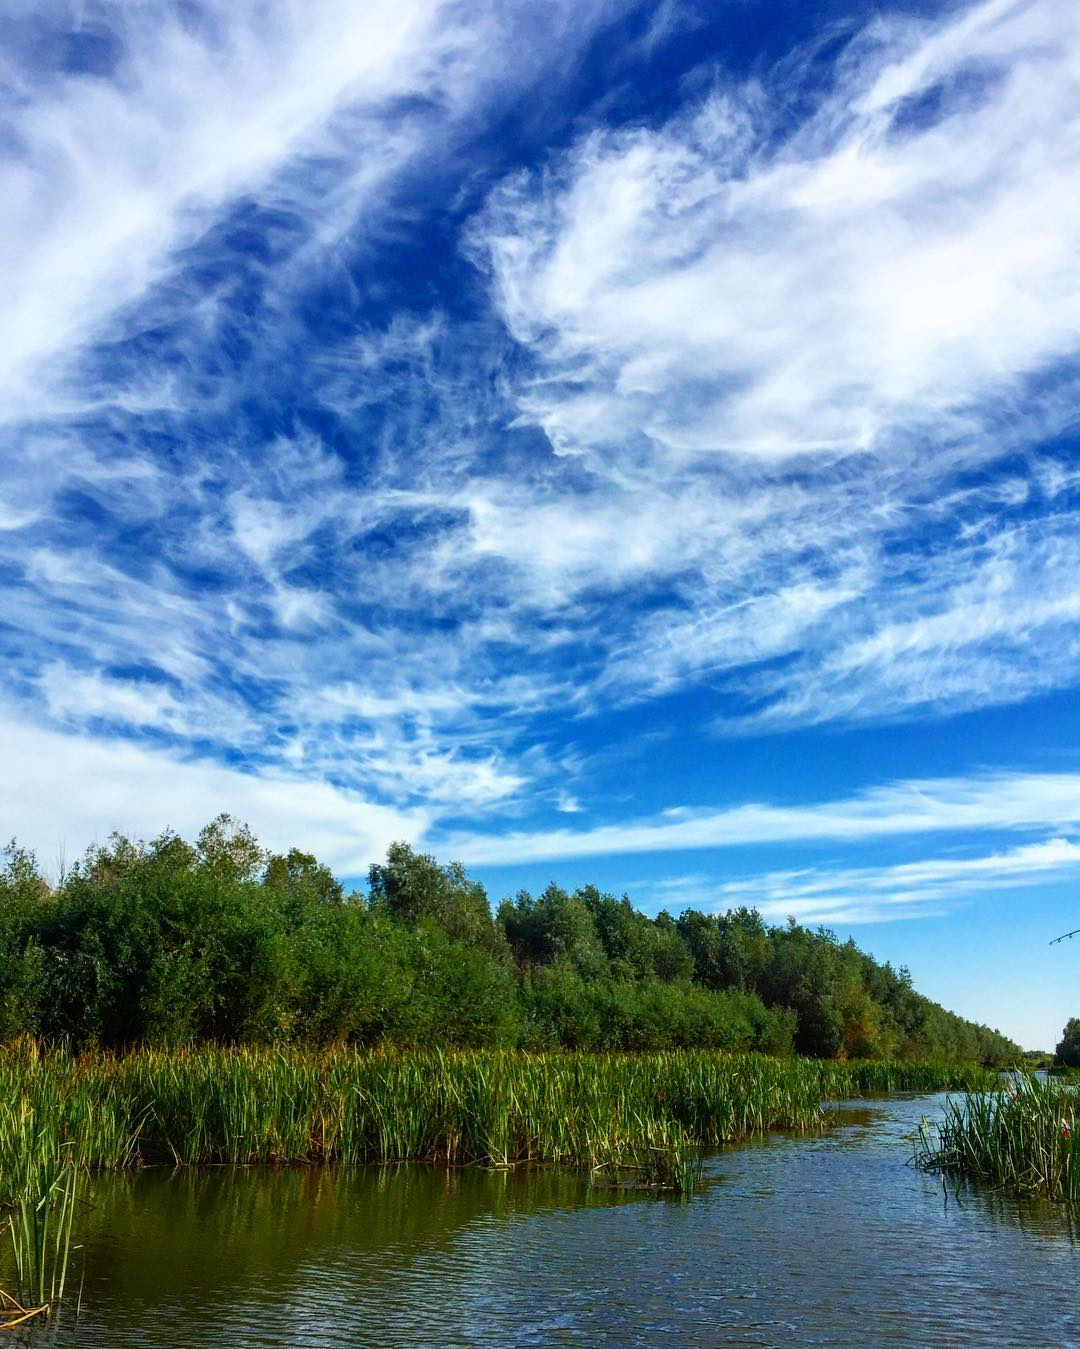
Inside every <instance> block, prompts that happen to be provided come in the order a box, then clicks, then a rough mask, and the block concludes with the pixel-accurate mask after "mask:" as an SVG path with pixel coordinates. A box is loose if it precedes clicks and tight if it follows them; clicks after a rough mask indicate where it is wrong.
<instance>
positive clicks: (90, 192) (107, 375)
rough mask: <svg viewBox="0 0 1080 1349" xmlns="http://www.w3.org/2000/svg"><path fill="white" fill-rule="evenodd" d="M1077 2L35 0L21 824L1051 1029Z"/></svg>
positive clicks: (8, 271) (12, 350)
mask: <svg viewBox="0 0 1080 1349" xmlns="http://www.w3.org/2000/svg"><path fill="white" fill-rule="evenodd" d="M1078 182H1080V8H1078V7H1077V6H1070V5H1062V4H1061V3H1060V2H1059V0H983V2H982V3H975V4H946V3H936V2H921V0H898V2H897V3H866V0H863V3H858V4H854V3H842V2H841V0H823V2H822V3H816V4H815V3H812V2H807V0H725V2H724V3H719V2H714V3H711V4H710V3H698V0H660V2H659V3H656V2H655V0H653V2H652V3H648V4H641V3H636V0H573V3H571V0H543V2H542V3H541V0H467V3H454V2H451V0H393V2H391V0H365V3H363V4H348V3H346V4H342V3H340V0H334V3H330V0H304V3H300V0H293V2H292V3H290V2H289V0H229V2H228V3H225V2H224V0H206V2H204V0H134V2H133V3H132V2H126V3H110V2H108V0H106V2H105V3H101V2H95V0H83V2H82V3H58V2H54V0H32V3H30V2H29V0H9V2H8V4H7V5H5V7H4V9H3V13H2V15H0V200H2V201H3V203H4V208H3V211H2V212H0V256H2V257H3V259H4V262H5V269H4V270H5V277H4V288H3V295H4V304H3V306H2V307H0V464H2V473H0V587H2V589H0V744H2V745H3V746H4V755H3V757H4V760H5V771H4V772H3V774H2V775H0V777H2V781H0V833H2V834H3V835H4V836H5V837H10V836H15V837H17V838H18V840H19V842H20V843H22V844H23V845H26V846H29V847H32V848H33V849H34V850H36V852H37V854H38V857H39V859H40V861H41V862H42V864H43V865H44V866H45V867H46V868H47V869H50V870H52V871H53V872H54V873H55V872H56V870H57V869H58V868H60V867H62V866H63V865H66V864H70V862H71V861H72V860H73V859H74V858H75V857H77V856H78V855H80V854H81V852H82V851H83V849H84V848H85V847H86V846H88V845H89V844H91V843H94V842H98V843H100V842H104V841H105V839H106V838H107V836H108V835H109V833H110V832H111V831H112V830H114V829H117V830H121V831H123V832H125V833H128V834H131V835H135V836H142V837H147V838H149V837H154V836H156V835H157V834H159V833H161V832H162V831H163V830H164V829H165V828H167V827H168V828H172V829H175V830H178V831H179V832H181V833H186V834H188V835H189V836H190V835H191V834H193V833H194V832H196V831H197V830H198V828H199V827H200V826H201V825H202V824H204V823H205V822H207V821H208V820H209V819H211V818H212V817H213V816H215V815H217V814H218V813H219V812H220V811H229V812H231V813H232V814H234V815H235V816H238V817H239V818H241V819H244V820H246V821H248V822H249V823H250V824H251V826H252V827H253V828H254V829H255V831H256V832H257V833H258V835H259V837H260V838H261V839H262V841H263V842H264V843H265V844H267V845H268V846H270V847H274V848H286V847H289V846H292V845H296V846H299V847H302V848H305V849H307V850H310V851H313V852H315V853H316V854H317V855H318V856H319V857H320V859H321V860H324V861H326V862H327V863H328V864H330V865H331V866H332V867H333V868H334V869H335V870H336V871H337V873H338V874H340V875H342V876H344V877H346V878H348V879H351V880H354V881H355V882H356V883H357V884H360V883H362V880H363V877H364V876H365V874H366V871H367V867H368V866H369V864H370V863H371V862H373V861H376V860H378V859H379V858H380V857H381V856H382V855H383V853H384V851H385V849H386V847H387V845H388V843H390V842H391V841H392V840H395V839H406V840H408V841H410V842H411V843H413V844H414V845H415V846H417V847H418V848H421V849H422V850H424V851H426V852H430V853H432V854H433V855H435V856H436V857H438V858H440V859H441V860H450V859H451V858H457V859H460V860H461V861H463V862H464V863H465V864H466V866H467V867H468V868H469V869H470V871H471V872H472V873H473V874H475V875H476V876H477V877H479V878H480V879H481V880H483V881H484V882H485V884H486V885H487V887H488V890H489V893H490V894H491V896H492V898H493V899H496V900H497V899H498V898H500V897H501V896H503V895H506V894H512V893H514V892H516V891H517V890H518V889H521V888H527V889H530V890H533V891H536V890H538V889H541V888H543V886H544V885H546V884H547V883H548V882H549V881H551V880H555V881H557V882H559V883H560V884H563V885H567V886H576V885H579V884H586V883H595V884H598V885H600V886H602V887H603V888H605V889H608V890H611V891H613V892H616V893H620V894H621V893H623V892H626V893H629V894H630V896H631V898H632V899H633V900H634V901H635V902H636V903H637V904H639V905H640V906H641V907H642V908H643V909H644V910H645V911H646V912H648V913H656V912H658V911H659V910H660V909H662V908H666V909H667V910H669V911H670V912H673V913H676V912H678V911H679V910H681V909H682V908H683V907H685V906H686V905H688V904H692V905H694V906H696V907H699V908H703V909H706V910H710V911H722V910H724V909H726V908H728V907H731V906H734V905H739V904H752V905H755V906H756V907H757V908H758V909H759V910H760V911H761V913H762V914H763V915H765V916H766V917H767V918H768V919H769V921H772V922H783V921H785V920H786V919H787V917H788V916H794V917H795V918H797V919H798V920H799V921H800V922H804V923H807V924H810V925H813V926H817V925H818V924H823V925H825V926H827V927H829V928H831V929H832V930H834V931H835V932H836V933H837V934H838V936H840V937H841V938H843V939H846V938H847V937H849V936H853V937H854V938H855V940H856V941H857V942H858V943H859V944H860V945H861V946H862V947H863V948H864V949H867V950H869V951H871V952H872V953H873V954H874V955H876V956H877V957H878V958H879V959H882V960H890V961H892V962H893V963H894V964H896V965H901V964H904V965H907V966H909V968H910V969H911V972H912V975H913V979H914V982H915V986H916V987H917V988H919V989H920V990H921V991H923V992H925V993H927V994H928V995H929V996H931V997H933V998H935V999H936V1000H938V1001H940V1002H942V1003H944V1004H945V1005H946V1006H948V1007H950V1008H952V1009H954V1010H956V1011H958V1012H960V1013H961V1014H963V1015H966V1016H969V1017H972V1018H974V1019H977V1020H980V1021H984V1022H987V1023H989V1024H990V1025H993V1026H996V1027H999V1028H1000V1029H1001V1030H1003V1031H1004V1032H1005V1033H1007V1034H1009V1035H1011V1036H1012V1037H1014V1038H1015V1039H1018V1040H1019V1041H1020V1042H1021V1043H1023V1044H1024V1045H1025V1046H1027V1047H1031V1048H1046V1047H1052V1046H1053V1044H1054V1043H1055V1041H1056V1040H1057V1039H1058V1038H1059V1036H1060V1032H1061V1028H1062V1027H1063V1025H1064V1022H1065V1020H1066V1019H1067V1018H1068V1017H1070V1016H1074V1015H1080V939H1078V940H1077V941H1076V942H1068V941H1067V942H1063V943H1060V944H1058V945H1055V946H1051V945H1050V944H1049V943H1050V941H1051V939H1052V938H1054V937H1056V936H1057V935H1059V934H1060V933H1062V932H1065V931H1066V930H1068V929H1070V928H1073V927H1078V926H1080V700H1078V697H1077V685H1078V684H1080V532H1078V529H1077V524H1078V521H1080V427H1078V421H1080V400H1078V393H1080V361H1078V357H1080V192H1078V191H1077V183H1078Z"/></svg>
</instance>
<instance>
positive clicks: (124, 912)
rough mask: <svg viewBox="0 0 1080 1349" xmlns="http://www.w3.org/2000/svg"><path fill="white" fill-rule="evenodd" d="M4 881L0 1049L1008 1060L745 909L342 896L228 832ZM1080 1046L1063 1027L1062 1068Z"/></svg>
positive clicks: (839, 956)
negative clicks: (339, 1047) (34, 1044)
mask: <svg viewBox="0 0 1080 1349" xmlns="http://www.w3.org/2000/svg"><path fill="white" fill-rule="evenodd" d="M5 855H6V863H5V865H4V867H3V869H2V870H0V1036H3V1037H10V1036H12V1035H16V1034H19V1033H28V1034H32V1035H38V1036H45V1037H50V1038H58V1039H59V1038H63V1039H66V1040H68V1041H70V1042H72V1043H74V1044H77V1045H100V1046H123V1045H128V1044H133V1043H162V1044H182V1043H195V1042H199V1041H206V1040H215V1041H231V1042H250V1043H306V1044H330V1043H355V1044H364V1045H370V1044H376V1043H380V1042H387V1043H393V1044H402V1045H408V1044H444V1045H447V1046H480V1045H521V1046H524V1047H536V1048H540V1047H559V1046H564V1047H568V1048H589V1049H605V1048H606V1049H647V1048H648V1049H655V1048H666V1047H686V1048H690V1047H700V1048H716V1049H729V1050H746V1049H757V1050H761V1051H764V1052H767V1053H788V1052H791V1051H792V1050H794V1051H797V1052H799V1053H802V1054H810V1055H815V1056H820V1057H895V1056H915V1055H933V1056H949V1057H955V1058H964V1059H971V1060H978V1061H980V1062H983V1063H995V1064H996V1063H1005V1062H1014V1061H1016V1060H1017V1059H1018V1058H1019V1054H1020V1051H1019V1049H1018V1047H1017V1046H1016V1045H1014V1044H1012V1043H1011V1042H1010V1041H1008V1040H1007V1039H1006V1038H1005V1037H1004V1036H1002V1035H1000V1034H999V1033H998V1032H997V1031H993V1030H990V1029H989V1028H987V1027H985V1026H978V1025H975V1024H973V1023H971V1022H968V1021H965V1020H963V1019H962V1018H960V1017H958V1016H954V1015H953V1014H952V1013H950V1012H947V1011H946V1010H945V1009H944V1008H942V1007H939V1006H938V1005H937V1004H935V1003H933V1002H930V1001H929V1000H928V999H926V998H924V997H922V996H920V995H919V994H918V993H916V992H915V990H914V989H913V988H912V984H911V978H910V976H909V974H908V973H907V971H906V970H904V969H900V970H894V969H893V968H892V966H890V965H888V964H881V963H879V962H877V961H875V960H874V959H873V958H872V957H871V956H869V955H867V954H866V953H865V952H863V951H861V950H860V949H859V948H858V947H857V946H856V945H855V944H854V943H853V942H850V941H848V942H841V941H839V940H838V939H837V938H836V937H835V936H834V935H833V934H832V933H831V932H828V931H827V930H825V929H821V928H819V929H816V930H810V929H808V928H805V927H802V926H800V925H799V924H797V923H795V922H794V921H791V922H789V923H788V924H786V925H781V926H777V927H771V926H769V925H767V924H766V923H765V922H763V920H762V918H761V917H760V915H759V914H758V913H756V912H755V911H753V910H751V909H745V908H740V909H734V910H731V911H730V912H727V913H722V914H711V913H705V912H701V911H698V910H695V909H687V910H686V911H685V912H683V913H681V914H680V915H678V917H672V916H671V915H669V914H667V913H660V914H658V915H657V916H656V917H649V916H647V915H646V914H644V913H643V912H642V911H641V910H639V909H637V908H636V907H635V906H634V905H633V904H632V903H631V901H630V899H629V898H628V897H627V896H625V895H623V896H615V895H610V894H605V893H603V892H601V891H600V890H598V889H597V888H596V887H595V886H593V885H585V886H582V887H580V888H579V889H576V890H574V891H572V892H570V891H567V890H565V889H562V888H561V887H559V886H557V885H549V886H548V887H547V889H546V890H544V891H543V892H542V893H541V894H540V895H538V896H535V897H534V896H533V895H531V894H529V893H527V892H525V891H522V892H520V893H519V894H518V895H516V896H515V897H514V898H512V899H505V900H503V901H502V903H501V904H499V906H498V908H497V909H496V911H495V912H493V911H492V907H491V905H490V903H489V901H488V896H487V893H486V891H485V889H484V887H483V886H482V885H481V884H480V883H479V882H478V881H476V880H474V879H472V878H471V877H470V876H469V875H468V874H467V873H466V871H465V869H464V868H463V867H462V866H461V865H460V864H459V863H456V862H452V863H450V864H449V865H443V864H441V863H439V862H438V861H436V860H435V859H434V858H433V857H429V856H427V855H425V854H423V853H419V852H417V851H415V850H414V849H412V848H411V847H409V845H407V844H405V843H395V844H393V845H392V846H391V847H390V849H389V851H388V853H387V857H386V860H385V862H383V863H379V864H377V865H375V866H372V868H371V870H370V875H369V878H368V879H369V883H368V889H367V892H366V893H353V894H350V895H346V894H345V893H344V890H343V887H342V885H341V884H340V882H339V881H338V880H337V879H335V877H334V876H333V875H332V874H331V872H330V871H329V869H328V868H327V867H325V866H323V865H321V864H320V863H319V862H318V861H317V859H316V858H315V857H313V856H312V855H311V854H309V853H305V852H302V851H300V850H298V849H295V848H294V849H291V850H290V851H289V852H288V853H284V854H270V853H267V852H265V851H264V850H263V849H262V848H260V846H259V844H258V842H257V841H256V839H255V838H254V836H253V835H252V834H251V831H250V830H249V829H247V827H246V826H244V825H243V824H240V823H239V822H237V821H235V820H233V819H231V818H230V817H229V816H219V817H218V818H217V819H216V820H214V821H212V822H211V823H210V824H209V825H207V826H206V828H205V829H203V830H202V832H201V833H200V834H199V836H198V838H197V839H196V840H195V842H194V843H188V842H186V841H185V840H184V839H182V838H180V837H179V836H178V835H176V834H174V833H172V832H165V833H163V834H162V835H161V836H160V837H158V838H156V839H154V840H152V841H151V842H149V843H145V842H142V841H139V840H132V839H128V838H125V837H123V836H120V835H114V836H113V837H112V838H111V839H110V841H109V843H108V844H107V845H106V846H104V847H95V848H92V849H90V850H89V851H88V852H87V854H86V856H85V857H84V858H83V859H82V860H81V861H79V862H78V863H77V864H76V865H75V866H74V867H73V868H72V869H71V871H70V872H69V873H67V874H66V875H65V876H64V877H63V878H62V880H61V881H60V882H59V884H57V885H55V886H50V885H49V884H47V882H46V881H45V879H44V878H43V877H42V875H41V873H40V871H39V870H38V868H37V866H36V864H35V861H34V859H33V857H32V856H31V855H30V854H28V853H27V852H25V851H23V850H20V849H19V848H17V847H16V846H14V845H12V846H11V847H9V849H8V850H7V852H6V854H5ZM1072 1045H1075V1052H1076V1054H1077V1056H1078V1057H1077V1062H1080V1021H1070V1023H1069V1027H1067V1028H1066V1037H1065V1040H1063V1041H1062V1044H1061V1045H1059V1046H1058V1054H1059V1058H1061V1059H1062V1061H1066V1059H1065V1058H1064V1057H1063V1055H1064V1054H1066V1053H1072V1052H1073V1050H1072V1049H1071V1048H1069V1046H1072Z"/></svg>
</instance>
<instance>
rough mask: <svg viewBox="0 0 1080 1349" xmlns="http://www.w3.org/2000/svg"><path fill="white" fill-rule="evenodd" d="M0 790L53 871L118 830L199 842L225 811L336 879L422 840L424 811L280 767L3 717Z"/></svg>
mask: <svg viewBox="0 0 1080 1349" xmlns="http://www.w3.org/2000/svg"><path fill="white" fill-rule="evenodd" d="M0 741H2V743H3V745H4V752H5V760H6V762H7V763H8V764H9V765H17V766H18V772H17V773H15V772H8V773H6V774H5V775H4V779H3V782H2V783H0V818H2V819H3V821H4V830H5V835H6V836H11V835H14V836H15V838H16V839H17V840H18V841H19V843H20V844H21V845H22V846H24V847H29V848H32V849H33V850H34V851H35V852H36V853H37V855H38V858H39V860H40V862H41V863H42V865H43V866H45V867H46V868H55V865H56V861H57V859H58V858H59V857H61V856H62V857H63V858H64V859H66V861H67V863H68V864H70V863H71V862H72V861H74V860H75V858H76V857H77V856H79V855H80V854H81V853H82V851H83V849H84V848H85V847H86V846H87V845H88V844H90V843H92V842H98V843H103V842H104V841H105V839H106V837H107V836H108V834H109V833H110V832H111V831H112V830H114V829H115V830H119V831H120V832H121V833H126V834H128V835H129V836H134V837H142V838H153V837H156V836H157V835H158V834H160V833H161V832H162V830H163V829H166V828H171V829H174V830H176V831H177V832H178V833H181V834H184V835H186V836H187V837H192V836H193V835H194V834H195V833H197V832H198V830H199V829H200V828H201V827H202V826H203V825H204V824H206V823H208V821H209V820H211V819H212V818H213V817H214V816H216V815H218V814H220V813H221V812H222V811H227V812H228V813H229V814H231V815H234V816H236V817H237V818H239V819H242V820H245V821H247V823H248V824H250V825H251V826H252V828H253V829H254V831H255V833H256V835H257V837H258V838H259V840H260V842H261V843H262V844H263V845H264V846H265V847H269V848H272V849H274V850H284V849H288V848H290V847H299V848H303V849H304V850H305V851H310V852H313V853H315V855H316V856H317V857H318V858H319V859H320V860H321V861H323V862H325V863H327V864H328V865H329V866H330V867H332V868H333V869H334V870H335V871H336V872H337V873H338V874H339V875H346V876H359V875H363V874H364V873H365V872H366V870H367V867H368V865H369V863H371V862H373V861H378V860H380V858H382V857H383V856H384V855H385V852H386V848H387V845H388V844H389V843H391V842H393V841H394V840H395V839H406V840H411V841H414V842H415V841H419V839H420V838H421V837H422V835H423V833H424V830H425V828H426V825H427V814H426V812H424V811H423V810H398V809H395V808H393V807H389V806H385V805H379V804H377V803H375V802H372V801H370V800H365V799H364V797H363V796H362V795H361V794H360V793H358V792H351V791H345V790H341V789H339V788H336V787H333V786H331V785H330V784H329V783H325V782H313V781H311V780H310V779H303V778H300V777H297V776H295V775H290V774H287V773H283V772H275V771H271V772H267V771H266V770H265V769H264V770H263V771H261V772H260V773H258V774H256V773H254V772H243V771H241V770H239V769H236V768H228V767H225V766H223V765H221V764H218V763H212V762H207V761H205V760H203V761H199V760H193V759H189V758H183V757H181V756H180V755H178V754H171V753H167V752H164V751H155V750H151V749H146V748H144V747H141V746H138V745H135V744H132V743H130V742H127V741H122V740H112V739H105V738H94V737H89V736H85V735H83V736H73V735H61V734H59V733H57V732H55V731H49V730H44V729H42V728H39V727H35V726H32V725H28V724H27V723H26V722H25V721H22V720H19V719H17V718H14V717H12V716H11V715H10V714H8V713H4V714H0Z"/></svg>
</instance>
